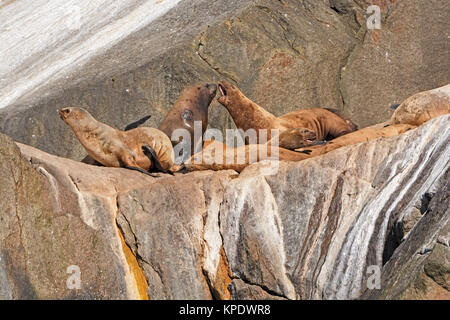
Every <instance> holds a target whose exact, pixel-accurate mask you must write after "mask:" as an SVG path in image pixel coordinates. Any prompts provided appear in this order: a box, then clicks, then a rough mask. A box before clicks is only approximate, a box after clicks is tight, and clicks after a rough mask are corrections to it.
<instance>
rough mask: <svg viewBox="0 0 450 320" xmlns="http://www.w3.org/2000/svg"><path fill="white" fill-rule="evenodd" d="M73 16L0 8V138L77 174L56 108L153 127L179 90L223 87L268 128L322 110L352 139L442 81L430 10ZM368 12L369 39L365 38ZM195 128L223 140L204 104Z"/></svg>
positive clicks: (440, 49)
mask: <svg viewBox="0 0 450 320" xmlns="http://www.w3.org/2000/svg"><path fill="white" fill-rule="evenodd" d="M76 3H77V2H76V1H62V0H51V1H47V2H46V3H45V4H39V3H37V2H36V1H29V0H16V1H12V2H7V4H5V5H3V6H2V10H1V12H0V18H1V19H0V20H1V21H4V25H5V27H4V28H3V29H1V30H0V40H2V41H0V43H1V44H9V43H10V41H12V44H14V45H11V46H9V47H8V50H0V51H1V52H2V59H0V61H1V62H0V63H2V62H3V63H4V64H2V67H1V68H0V98H1V102H0V105H1V106H2V107H4V108H3V109H1V111H0V131H1V132H3V133H6V134H8V135H9V136H11V137H12V138H13V139H14V140H15V141H19V142H22V143H26V144H28V145H31V146H35V147H37V148H39V149H42V150H44V151H47V152H50V153H52V154H56V155H59V156H64V157H70V158H73V159H77V160H79V159H81V158H82V157H83V156H84V154H85V152H84V150H83V149H82V147H81V146H80V145H79V144H78V143H77V142H76V138H75V136H74V135H73V134H72V133H71V132H70V130H68V128H67V127H66V126H65V125H64V123H63V122H62V121H60V120H59V119H58V118H57V114H56V109H58V108H61V107H62V106H67V105H71V106H78V107H84V108H86V109H87V110H88V111H89V112H91V113H92V114H93V115H94V117H95V118H97V119H99V120H100V121H102V122H105V123H107V124H109V125H112V126H114V127H116V128H123V127H124V126H125V125H126V124H128V123H130V122H132V121H134V120H136V119H138V118H140V117H142V116H144V115H147V114H152V116H153V117H152V118H151V119H150V121H149V122H148V125H149V126H153V127H156V126H158V125H159V123H160V122H161V120H162V119H163V117H164V116H165V114H166V112H167V110H168V109H169V108H170V107H171V105H173V103H174V102H175V100H176V98H177V96H178V94H179V93H180V92H181V90H182V89H183V88H184V87H185V86H186V85H187V84H191V83H193V82H196V81H208V82H211V81H217V80H219V79H220V80H222V79H226V80H229V81H231V82H233V83H235V84H237V85H238V86H239V87H240V88H241V89H242V91H243V92H244V93H245V94H246V95H247V96H248V97H249V98H251V99H252V100H253V101H255V102H257V103H258V104H260V105H261V106H263V107H264V108H266V109H267V110H268V111H270V112H272V113H274V114H275V115H281V114H284V113H286V112H289V111H292V110H294V109H298V108H307V107H319V106H321V107H332V108H333V107H334V108H338V109H340V110H341V111H343V112H344V113H346V114H347V115H348V116H350V118H352V119H353V120H355V122H357V123H358V124H359V125H360V126H361V127H363V126H366V125H369V124H374V123H379V122H383V121H385V120H387V119H389V116H390V114H391V113H392V111H391V110H390V109H389V107H390V106H391V105H392V104H394V103H401V102H402V101H403V100H404V99H406V98H407V97H408V96H410V95H412V94H413V93H415V92H419V91H424V90H427V89H431V88H435V87H438V86H441V85H444V84H447V83H449V81H450V79H449V75H448V70H449V69H450V66H449V59H448V58H447V55H446V53H447V52H448V51H449V50H448V41H447V39H446V37H445V36H443V35H445V34H446V32H447V29H446V26H447V24H446V21H448V20H449V19H450V17H449V10H447V8H446V7H445V6H446V4H445V2H443V1H440V0H432V1H425V2H424V1H421V0H403V1H392V0H390V1H387V0H376V1H374V0H330V1H328V0H327V1H316V0H304V1H297V0H282V1H269V0H258V1H250V0H209V1H205V0H195V1H177V0H165V1H161V2H159V1H156V2H155V1H150V0H149V1H135V0H127V1H121V2H120V4H119V3H118V2H117V1H103V2H102V6H101V7H98V6H96V5H95V3H92V4H87V5H86V6H87V7H86V8H85V9H83V10H82V11H81V13H82V16H83V19H80V21H79V22H80V25H81V27H80V28H76V26H74V25H72V24H70V25H69V26H67V21H72V20H71V18H76V17H77V12H78V14H79V13H80V11H79V10H77V9H76ZM372 3H374V4H376V5H379V6H380V8H381V13H382V18H383V22H382V26H381V30H367V27H366V20H367V18H368V15H367V14H366V8H367V6H368V5H370V4H372ZM72 5H75V7H71V6H72ZM152 6H155V7H152ZM48 8H53V9H54V10H48ZM58 10H59V11H58ZM25 12H26V13H29V14H28V15H27V23H23V20H22V19H23V18H21V17H22V16H23V15H24V13H25ZM57 12H62V13H61V14H59V15H57V14H56V13H57ZM104 12H108V15H105V14H103V13H104ZM150 12H152V14H149V13H150ZM73 15H74V16H73ZM55 16H58V18H55ZM61 16H64V17H65V18H66V17H67V19H61V18H59V17H61ZM131 17H133V18H131ZM75 20H76V19H75ZM430 21H431V22H430ZM73 27H75V29H71V28H73ZM8 28H9V29H8ZM34 30H39V32H36V33H34V32H33V31H34ZM41 30H45V31H47V32H41ZM22 35H26V37H27V41H22V40H21V36H22ZM55 37H56V38H55ZM8 39H9V40H8ZM52 39H57V41H51V40H52ZM3 40H5V41H3ZM6 40H8V41H6ZM10 66H12V67H14V66H16V68H12V70H10V68H9V67H10ZM19 66H20V67H19ZM209 123H210V125H211V127H214V128H219V129H224V128H229V127H232V126H233V123H232V120H231V119H230V118H229V116H228V114H227V113H226V111H225V109H224V108H222V107H221V106H220V105H219V104H218V103H217V102H214V103H213V105H212V106H211V108H210V116H209Z"/></svg>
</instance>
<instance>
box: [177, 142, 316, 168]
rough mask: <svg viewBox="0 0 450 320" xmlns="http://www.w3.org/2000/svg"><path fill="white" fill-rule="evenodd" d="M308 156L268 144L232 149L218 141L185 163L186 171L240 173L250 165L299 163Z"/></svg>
mask: <svg viewBox="0 0 450 320" xmlns="http://www.w3.org/2000/svg"><path fill="white" fill-rule="evenodd" d="M308 158H311V156H310V155H308V154H305V153H300V152H295V151H291V150H288V149H284V148H279V147H274V146H271V145H268V144H264V145H262V144H250V145H243V146H240V147H237V148H232V147H230V146H227V145H226V144H223V143H222V142H219V141H208V142H205V147H204V148H203V150H202V151H201V152H198V153H196V154H195V155H193V156H192V157H191V158H190V159H189V160H188V161H186V163H185V168H186V170H187V171H201V170H215V171H218V170H235V171H237V172H241V171H242V170H244V169H245V168H246V167H247V166H249V165H250V164H252V163H256V162H259V161H263V160H270V159H272V160H281V161H301V160H305V159H308Z"/></svg>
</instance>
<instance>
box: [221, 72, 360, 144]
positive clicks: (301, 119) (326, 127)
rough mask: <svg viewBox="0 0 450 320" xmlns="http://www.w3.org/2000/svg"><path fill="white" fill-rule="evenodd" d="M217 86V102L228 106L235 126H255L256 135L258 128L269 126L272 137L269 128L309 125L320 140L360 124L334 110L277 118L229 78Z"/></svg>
mask: <svg viewBox="0 0 450 320" xmlns="http://www.w3.org/2000/svg"><path fill="white" fill-rule="evenodd" d="M218 86H219V91H220V93H221V96H220V97H219V98H218V101H219V102H220V103H221V104H222V105H223V106H224V107H225V108H227V110H228V112H229V113H230V115H231V117H232V118H233V120H234V122H235V124H236V126H237V127H238V128H239V129H242V130H244V131H246V130H248V129H255V130H257V135H258V134H259V132H258V130H259V129H268V139H271V136H270V129H278V130H280V133H282V132H283V131H285V130H288V129H295V128H307V129H310V130H313V131H314V132H316V135H317V137H316V138H317V140H331V139H334V138H337V137H340V136H342V135H344V134H347V133H350V132H353V131H355V130H356V129H357V125H355V124H354V123H353V122H352V121H351V120H350V119H348V118H343V117H342V116H341V115H340V113H339V111H337V110H334V109H324V108H311V109H301V110H296V111H292V112H290V113H287V114H285V115H282V116H280V117H275V116H274V115H273V114H271V113H270V112H268V111H266V110H265V109H264V108H262V107H261V106H259V105H258V104H256V103H255V102H253V101H251V100H250V99H249V98H247V97H246V96H245V95H244V94H243V93H242V92H241V91H240V90H239V89H238V88H237V87H236V86H234V85H232V84H230V83H228V82H227V81H221V82H219V85H218ZM258 138H259V136H258ZM292 141H295V139H292ZM292 141H291V142H292ZM280 147H284V148H289V149H295V147H296V146H292V145H283V144H280Z"/></svg>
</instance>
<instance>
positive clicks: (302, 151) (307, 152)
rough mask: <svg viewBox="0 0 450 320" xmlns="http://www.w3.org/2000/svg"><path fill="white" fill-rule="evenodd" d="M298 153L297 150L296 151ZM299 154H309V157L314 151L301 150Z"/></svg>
mask: <svg viewBox="0 0 450 320" xmlns="http://www.w3.org/2000/svg"><path fill="white" fill-rule="evenodd" d="M296 151H297V150H296ZM297 152H298V153H304V154H307V155H310V154H311V152H312V150H301V151H297Z"/></svg>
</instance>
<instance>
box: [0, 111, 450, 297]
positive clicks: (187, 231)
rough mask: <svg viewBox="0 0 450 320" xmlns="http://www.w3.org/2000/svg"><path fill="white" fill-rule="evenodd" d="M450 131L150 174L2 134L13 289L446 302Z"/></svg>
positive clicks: (438, 127)
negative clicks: (292, 157)
mask: <svg viewBox="0 0 450 320" xmlns="http://www.w3.org/2000/svg"><path fill="white" fill-rule="evenodd" d="M449 139H450V115H443V116H440V117H437V118H435V119H432V120H430V121H428V122H426V123H425V124H423V125H422V126H420V127H418V128H416V129H413V130H410V131H408V132H406V133H403V134H401V135H398V136H394V137H390V138H379V139H375V140H372V141H369V142H365V143H359V144H355V145H352V146H347V147H343V148H339V149H336V150H334V151H331V152H329V153H327V154H325V155H321V156H318V157H314V158H310V159H307V160H304V161H300V162H278V161H263V162H260V163H255V164H253V165H251V166H249V167H247V168H246V169H244V170H243V171H242V172H241V173H240V174H238V173H236V172H234V171H202V172H192V173H188V174H179V173H177V174H175V175H174V176H170V175H166V174H160V176H159V177H158V178H152V177H149V176H147V175H144V174H141V173H139V172H135V171H131V170H127V169H121V168H104V167H96V166H91V165H87V164H83V163H79V162H76V161H73V160H70V159H65V158H60V157H57V156H54V155H50V154H48V153H45V152H43V151H40V150H38V149H35V148H33V147H31V146H27V145H23V144H20V143H16V144H15V143H14V142H13V141H12V140H11V139H10V138H8V137H6V136H5V135H0V157H1V159H0V160H1V161H0V172H1V174H0V180H1V181H0V182H1V183H0V188H1V194H2V198H1V200H0V208H1V209H0V219H1V222H2V223H1V224H0V298H1V299H147V298H150V299H424V298H426V299H428V298H430V299H431V298H443V299H448V292H449V288H448V277H449V267H448V254H449V245H448V238H449V235H448V230H449V229H448V226H449V224H448V219H449V216H448V207H449V203H448V199H449V198H448V192H449V191H448V174H449V170H450V169H449V168H450V166H449V162H448V155H449V154H450V145H449V144H448V141H449ZM77 271H78V272H77ZM374 276H375V278H374ZM378 276H379V277H378ZM77 277H78V278H79V280H80V281H79V282H78V283H79V285H80V286H79V287H76V286H75V287H74V284H76V283H77V281H76V279H77Z"/></svg>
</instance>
